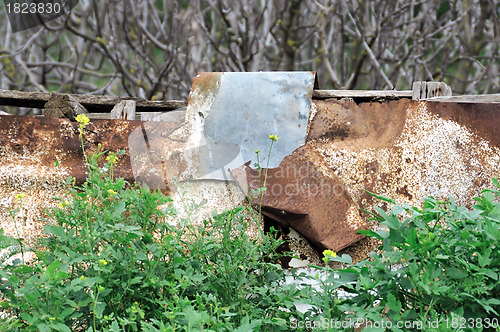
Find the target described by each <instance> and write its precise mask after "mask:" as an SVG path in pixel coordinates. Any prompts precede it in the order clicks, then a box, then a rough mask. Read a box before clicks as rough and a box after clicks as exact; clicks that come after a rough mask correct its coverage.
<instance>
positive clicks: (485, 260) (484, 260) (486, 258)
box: [477, 247, 493, 267]
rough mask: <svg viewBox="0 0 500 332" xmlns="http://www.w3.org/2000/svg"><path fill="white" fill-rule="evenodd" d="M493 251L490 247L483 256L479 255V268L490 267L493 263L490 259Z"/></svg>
mask: <svg viewBox="0 0 500 332" xmlns="http://www.w3.org/2000/svg"><path fill="white" fill-rule="evenodd" d="M492 250H493V249H492V248H491V247H489V248H488V249H486V250H485V251H484V252H483V254H482V255H481V254H479V255H478V256H477V261H478V263H479V266H481V267H485V266H486V265H489V264H490V263H491V262H492V259H491V258H490V254H491V251H492Z"/></svg>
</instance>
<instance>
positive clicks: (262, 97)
mask: <svg viewBox="0 0 500 332" xmlns="http://www.w3.org/2000/svg"><path fill="white" fill-rule="evenodd" d="M314 82H315V73H313V72H257V73H201V74H198V76H197V77H196V78H195V79H194V81H193V86H192V88H191V93H190V96H189V101H188V109H187V119H188V121H191V124H192V128H193V130H192V132H193V134H194V136H193V137H192V139H191V142H190V144H189V145H191V146H192V147H194V146H196V145H198V146H203V145H206V147H207V150H208V152H209V157H210V158H209V159H205V160H201V159H200V160H199V161H200V162H202V163H206V162H208V165H206V164H203V165H202V164H200V168H203V169H206V168H210V169H211V170H212V171H213V173H211V174H210V175H205V176H203V177H202V178H205V179H206V178H210V179H227V174H225V171H226V170H227V169H228V168H231V167H228V165H221V163H220V162H219V161H218V160H217V158H219V157H220V156H221V155H223V154H224V151H221V149H220V148H219V146H221V145H222V146H230V145H235V146H237V147H238V148H239V150H240V151H241V158H238V160H243V161H248V160H250V161H251V163H250V164H251V165H252V166H253V165H254V163H256V162H257V158H256V154H255V150H260V151H262V153H261V156H262V155H263V154H266V152H267V151H268V149H269V147H270V144H271V141H270V139H269V135H271V134H272V135H277V136H278V137H279V140H278V141H277V142H275V144H274V146H273V151H272V154H271V157H270V160H269V167H277V166H278V165H279V164H280V162H281V161H282V160H283V158H284V157H285V156H287V155H290V154H291V153H292V152H293V151H294V150H295V149H297V148H298V147H299V146H302V145H304V143H305V139H306V135H307V123H308V119H309V112H310V108H311V96H312V91H313V88H314ZM197 131H201V132H202V134H201V135H200V136H198V137H197V136H196V132H197ZM216 151H218V153H214V152H216ZM221 153H222V154H221ZM264 163H265V164H267V160H265V161H264ZM239 165H241V163H240V164H239ZM239 165H236V164H233V165H231V166H233V167H232V168H234V167H237V166H239ZM221 167H223V172H220V170H221Z"/></svg>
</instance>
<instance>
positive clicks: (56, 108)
mask: <svg viewBox="0 0 500 332" xmlns="http://www.w3.org/2000/svg"><path fill="white" fill-rule="evenodd" d="M87 113H88V111H87V109H86V108H85V107H83V106H82V105H81V104H80V103H79V102H77V101H76V99H75V98H74V97H73V96H71V95H68V94H62V93H58V92H51V93H50V97H49V100H48V101H47V102H46V103H45V106H44V110H43V115H45V116H49V117H54V118H68V119H70V120H71V121H75V118H76V116H77V115H79V114H87Z"/></svg>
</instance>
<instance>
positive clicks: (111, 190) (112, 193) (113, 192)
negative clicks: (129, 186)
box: [108, 189, 118, 195]
mask: <svg viewBox="0 0 500 332" xmlns="http://www.w3.org/2000/svg"><path fill="white" fill-rule="evenodd" d="M108 193H109V194H110V195H116V194H118V193H117V192H116V191H114V190H113V189H108Z"/></svg>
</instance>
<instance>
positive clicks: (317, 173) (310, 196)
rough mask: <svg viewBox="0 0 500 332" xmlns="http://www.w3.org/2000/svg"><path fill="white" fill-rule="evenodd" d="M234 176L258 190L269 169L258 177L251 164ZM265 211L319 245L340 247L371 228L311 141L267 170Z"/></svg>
mask: <svg viewBox="0 0 500 332" xmlns="http://www.w3.org/2000/svg"><path fill="white" fill-rule="evenodd" d="M231 174H232V175H233V177H234V178H235V179H236V181H237V182H238V184H239V185H240V187H241V188H245V187H248V189H249V190H250V189H254V190H256V189H258V188H259V186H263V182H264V174H265V170H262V172H261V176H260V177H259V171H258V170H255V169H252V168H250V167H249V163H247V164H246V165H244V166H242V167H239V168H237V169H235V170H232V171H231ZM245 179H246V180H245ZM259 203H260V198H258V197H257V198H253V200H252V204H253V205H258V204H259ZM262 213H263V214H264V215H266V216H268V217H270V218H272V219H273V220H276V221H277V222H278V223H280V224H281V225H283V226H287V227H292V228H294V229H295V230H297V231H298V232H299V233H300V234H302V235H303V236H304V237H305V238H307V239H308V240H309V241H311V242H312V243H314V244H315V245H317V246H319V247H322V248H329V249H332V250H335V251H339V250H341V249H343V248H345V247H347V246H349V245H350V244H352V243H355V242H357V241H358V240H360V239H361V238H362V236H361V235H359V234H358V233H357V231H358V230H360V229H366V227H367V225H366V223H365V222H364V220H363V219H361V217H360V216H359V213H358V209H357V207H356V206H355V204H354V201H353V200H352V198H351V197H350V195H349V194H348V193H347V191H346V190H345V188H344V186H343V185H342V183H341V182H340V180H339V179H338V178H337V176H335V175H334V174H333V173H332V172H331V171H330V169H329V166H328V164H327V163H326V162H325V161H324V159H323V157H322V156H321V154H319V153H318V152H317V151H316V150H315V149H314V148H312V147H311V146H308V145H305V146H302V147H299V148H298V149H297V150H295V151H294V152H293V154H292V155H290V156H287V157H285V159H283V161H282V162H281V164H280V166H279V167H277V168H271V169H268V173H267V181H266V191H265V192H264V196H263V201H262Z"/></svg>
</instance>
